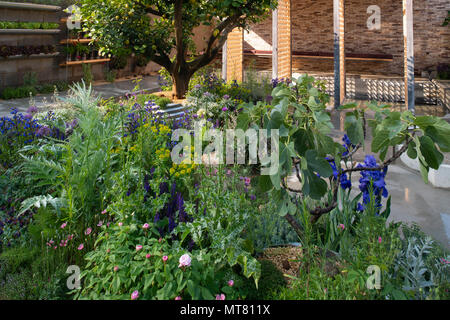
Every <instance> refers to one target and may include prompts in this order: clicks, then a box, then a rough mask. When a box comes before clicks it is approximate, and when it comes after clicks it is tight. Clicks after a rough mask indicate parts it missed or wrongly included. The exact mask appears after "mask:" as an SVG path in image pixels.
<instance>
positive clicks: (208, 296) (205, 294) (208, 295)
mask: <svg viewBox="0 0 450 320" xmlns="http://www.w3.org/2000/svg"><path fill="white" fill-rule="evenodd" d="M201 290H202V296H203V299H205V300H214V296H213V295H212V294H211V292H210V291H209V290H208V289H207V288H205V287H202V289H201Z"/></svg>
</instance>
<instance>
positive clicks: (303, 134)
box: [292, 129, 314, 156]
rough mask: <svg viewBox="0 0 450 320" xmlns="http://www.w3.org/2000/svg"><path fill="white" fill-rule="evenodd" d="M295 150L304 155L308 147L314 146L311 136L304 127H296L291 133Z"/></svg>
mask: <svg viewBox="0 0 450 320" xmlns="http://www.w3.org/2000/svg"><path fill="white" fill-rule="evenodd" d="M292 138H293V140H294V146H295V150H296V151H297V152H298V154H299V155H301V156H304V155H305V153H306V151H307V150H308V149H313V148H314V143H313V141H314V140H313V137H312V136H311V133H309V132H307V131H306V130H305V129H298V130H297V131H296V132H295V133H294V134H293V135H292Z"/></svg>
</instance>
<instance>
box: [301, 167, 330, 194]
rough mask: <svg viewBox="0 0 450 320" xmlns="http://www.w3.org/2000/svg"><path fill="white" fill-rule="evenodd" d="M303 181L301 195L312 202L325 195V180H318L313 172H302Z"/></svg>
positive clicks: (326, 187) (326, 188) (326, 186)
mask: <svg viewBox="0 0 450 320" xmlns="http://www.w3.org/2000/svg"><path fill="white" fill-rule="evenodd" d="M303 175H304V177H305V181H304V183H303V193H304V194H305V195H306V196H310V197H311V198H312V199H314V200H320V199H322V197H323V196H324V195H325V194H326V193H327V190H328V185H327V183H326V181H325V180H323V179H321V178H319V177H318V176H317V175H316V174H315V173H314V172H311V171H309V170H305V171H303Z"/></svg>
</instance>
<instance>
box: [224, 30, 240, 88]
mask: <svg viewBox="0 0 450 320" xmlns="http://www.w3.org/2000/svg"><path fill="white" fill-rule="evenodd" d="M226 52H227V53H226V55H227V58H226V59H227V61H226V62H227V65H226V67H227V75H226V79H227V81H231V80H237V81H239V82H242V81H243V79H244V71H243V69H244V66H243V63H244V30H243V29H241V28H235V29H234V30H233V31H232V32H230V33H229V34H228V39H227V50H226Z"/></svg>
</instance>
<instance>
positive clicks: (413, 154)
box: [406, 141, 417, 159]
mask: <svg viewBox="0 0 450 320" xmlns="http://www.w3.org/2000/svg"><path fill="white" fill-rule="evenodd" d="M406 154H407V155H408V157H410V158H411V159H416V158H417V151H416V143H415V142H414V141H411V143H410V144H409V145H408V151H407V153H406Z"/></svg>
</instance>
